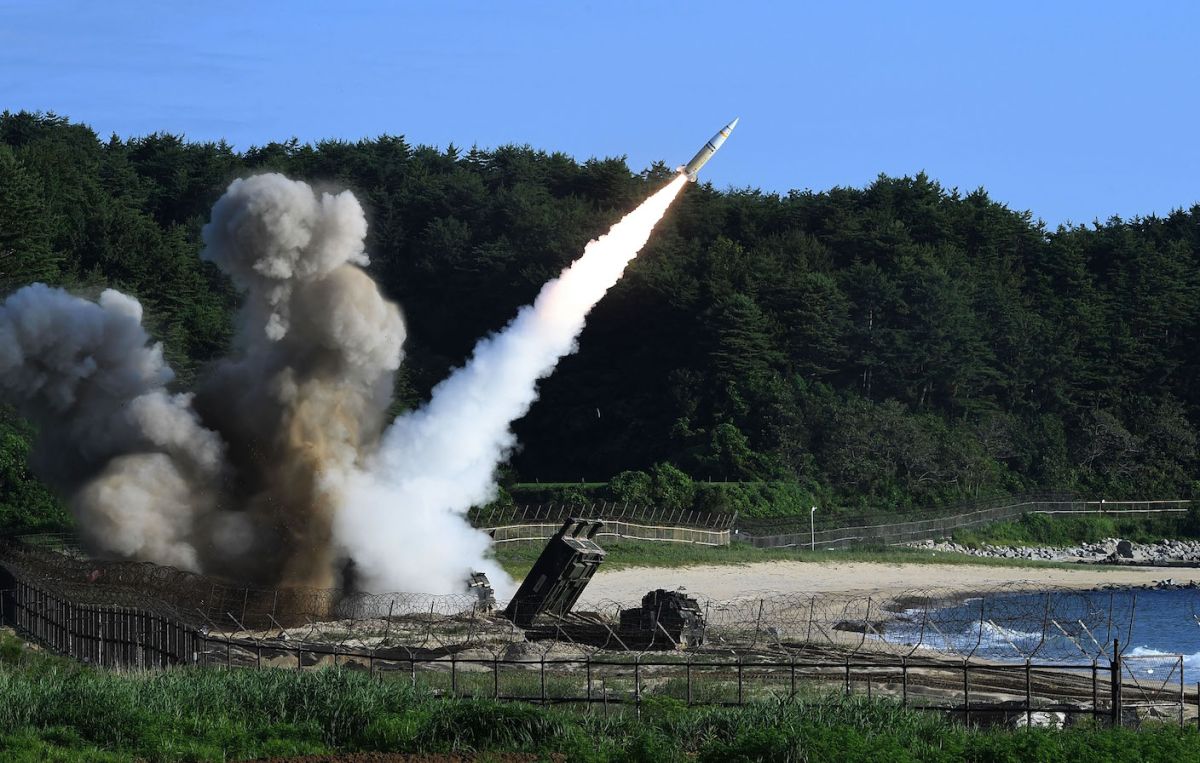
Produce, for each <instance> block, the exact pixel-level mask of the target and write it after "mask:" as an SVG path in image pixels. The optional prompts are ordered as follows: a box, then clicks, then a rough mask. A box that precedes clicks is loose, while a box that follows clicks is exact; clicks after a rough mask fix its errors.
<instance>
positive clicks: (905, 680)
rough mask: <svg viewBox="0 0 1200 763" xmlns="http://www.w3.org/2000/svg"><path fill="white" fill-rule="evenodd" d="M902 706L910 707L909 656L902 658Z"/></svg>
mask: <svg viewBox="0 0 1200 763" xmlns="http://www.w3.org/2000/svg"><path fill="white" fill-rule="evenodd" d="M900 706H901V707H905V708H907V707H908V658H907V657H903V658H901V660H900Z"/></svg>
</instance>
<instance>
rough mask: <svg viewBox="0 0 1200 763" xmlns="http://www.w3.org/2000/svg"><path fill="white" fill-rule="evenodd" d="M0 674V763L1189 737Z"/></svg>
mask: <svg viewBox="0 0 1200 763" xmlns="http://www.w3.org/2000/svg"><path fill="white" fill-rule="evenodd" d="M16 663H17V664H15V665H14V664H7V663H6V664H3V665H0V759H3V760H5V761H10V760H11V761H26V760H28V761H33V760H64V761H130V760H153V761H225V760H240V759H246V758H254V757H263V756H289V755H301V754H322V753H329V752H340V751H371V750H390V751H399V752H409V753H463V754H472V753H479V752H495V753H498V752H516V753H529V754H533V755H536V756H538V757H548V756H550V755H551V754H560V755H562V756H564V757H565V758H566V759H567V760H572V761H597V762H599V761H625V760H654V761H668V762H669V761H685V760H686V761H693V760H695V761H752V760H782V761H786V760H795V761H800V760H811V761H816V760H839V761H849V762H851V763H853V762H854V761H879V760H888V761H934V762H939V761H958V760H974V761H1019V760H1039V761H1051V760H1081V759H1087V760H1094V761H1101V760H1105V761H1160V760H1161V761H1182V760H1197V759H1200V734H1198V733H1197V732H1196V731H1195V730H1193V729H1188V730H1180V729H1178V728H1170V727H1161V728H1157V729H1152V730H1149V731H1146V730H1143V731H1142V732H1140V733H1134V732H1130V731H1124V730H1103V729H1085V728H1080V729H1072V730H1068V731H1064V732H1052V731H1040V730H1035V731H1021V732H1005V731H989V732H979V731H971V730H967V729H964V728H962V727H960V726H957V725H955V724H953V723H951V722H950V721H948V720H946V719H944V718H943V717H941V716H937V715H932V714H927V713H921V712H916V711H911V710H905V709H903V708H901V707H900V706H899V705H898V704H896V703H895V702H893V701H888V700H878V699H877V700H874V701H870V700H867V699H865V698H863V697H845V696H842V695H826V696H802V697H801V698H799V699H798V700H796V701H790V702H780V701H764V702H760V703H757V704H752V705H749V706H746V707H743V708H688V707H686V706H685V705H684V704H683V703H681V702H679V701H677V700H673V699H670V698H667V697H658V698H654V697H651V698H648V699H647V700H646V702H645V703H644V704H643V706H642V712H641V714H640V717H638V715H637V714H635V713H633V712H632V711H631V710H630V709H629V708H625V710H624V711H623V712H617V713H613V714H611V715H605V714H602V713H601V712H600V709H599V708H596V707H593V708H592V709H591V710H590V711H588V710H585V709H574V710H571V709H554V708H541V707H536V706H533V705H527V704H521V703H509V704H504V703H498V702H493V701H489V700H456V699H441V698H438V697H436V696H434V694H432V693H431V692H430V691H428V690H426V689H423V688H414V687H412V686H410V685H409V683H408V682H407V681H404V680H385V679H380V678H379V677H374V678H372V677H370V676H367V675H364V674H362V673H357V672H350V671H338V670H321V671H305V672H297V671H286V670H264V671H261V672H256V671H249V670H246V671H233V672H226V671H221V670H200V669H181V670H173V671H168V672H163V673H136V674H120V673H112V672H105V671H100V670H94V669H90V668H85V667H82V666H76V665H71V664H67V663H64V662H62V661H58V660H51V659H43V658H40V657H37V656H34V655H29V654H28V653H23V654H22V655H21V656H20V658H19V659H18V660H17V661H16Z"/></svg>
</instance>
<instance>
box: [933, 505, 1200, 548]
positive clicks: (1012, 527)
mask: <svg viewBox="0 0 1200 763" xmlns="http://www.w3.org/2000/svg"><path fill="white" fill-rule="evenodd" d="M1104 538H1124V539H1125V540H1131V541H1134V542H1136V543H1153V542H1154V541H1157V540H1160V539H1162V538H1173V539H1196V538H1200V511H1197V510H1196V509H1192V510H1191V511H1188V512H1186V513H1178V514H1128V515H1124V516H1121V515H1112V514H1108V515H1102V514H1081V515H1069V514H1067V515H1064V514H1053V515H1050V514H1025V515H1023V516H1022V517H1021V518H1020V519H1018V520H1015V521H1012V522H997V523H995V524H991V525H987V526H986V527H982V528H979V529H978V530H966V531H960V532H956V533H954V540H955V541H957V542H958V543H962V544H963V545H966V546H972V547H979V546H982V545H983V544H991V545H994V546H1074V545H1078V544H1080V543H1095V542H1096V541H1099V540H1102V539H1104Z"/></svg>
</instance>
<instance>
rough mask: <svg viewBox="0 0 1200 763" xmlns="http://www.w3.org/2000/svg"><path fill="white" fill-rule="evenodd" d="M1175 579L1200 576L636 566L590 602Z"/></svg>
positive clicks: (591, 591)
mask: <svg viewBox="0 0 1200 763" xmlns="http://www.w3.org/2000/svg"><path fill="white" fill-rule="evenodd" d="M1167 578H1170V579H1172V580H1173V581H1174V582H1176V583H1187V582H1189V581H1192V580H1200V569H1196V568H1179V567H1125V568H1117V567H1099V566H1084V565H1080V567H1079V569H1057V568H1052V569H1034V568H1030V567H992V566H986V565H972V564H881V563H878V562H835V563H829V562H790V561H774V562H757V563H752V564H740V565H733V564H730V565H701V566H695V567H629V568H626V569H621V570H604V569H603V568H602V569H601V570H600V571H599V572H597V573H596V576H595V578H593V579H592V581H591V583H590V584H589V585H588V587H587V590H586V592H585V594H584V599H585V600H586V601H604V600H609V601H618V602H622V603H629V604H634V603H637V602H638V601H640V600H641V597H642V595H643V594H645V593H646V591H648V590H651V589H654V588H665V589H668V590H671V589H675V588H678V587H681V586H682V587H683V588H685V589H686V590H687V591H688V592H689V593H690V594H691V595H693V596H697V595H699V596H703V597H707V598H712V599H735V598H740V597H744V596H750V595H753V594H758V593H764V592H772V593H785V594H792V593H814V594H816V593H819V594H864V595H865V594H875V593H877V594H880V595H885V596H897V595H900V594H903V593H905V592H909V591H913V590H914V589H930V588H939V589H944V590H961V591H985V590H987V589H990V588H994V587H997V586H1002V585H1005V586H1016V587H1027V588H1038V589H1045V588H1057V589H1089V588H1097V587H1100V586H1103V585H1108V584H1115V585H1130V586H1137V585H1148V584H1152V583H1154V582H1156V581H1159V580H1165V579H1167Z"/></svg>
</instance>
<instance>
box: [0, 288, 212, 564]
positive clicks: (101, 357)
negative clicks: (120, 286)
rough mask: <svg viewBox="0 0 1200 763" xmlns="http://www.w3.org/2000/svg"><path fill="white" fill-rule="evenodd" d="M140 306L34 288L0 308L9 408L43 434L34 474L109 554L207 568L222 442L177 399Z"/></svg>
mask: <svg viewBox="0 0 1200 763" xmlns="http://www.w3.org/2000/svg"><path fill="white" fill-rule="evenodd" d="M141 320H142V307H141V305H140V304H139V303H138V302H137V300H135V299H133V298H131V297H127V296H125V295H124V294H121V293H120V292H117V291H113V290H108V291H105V292H104V293H103V294H101V295H100V299H99V301H97V302H91V301H88V300H85V299H82V298H79V297H76V296H72V295H71V294H68V293H67V292H66V291H64V290H62V289H56V288H51V287H48V286H45V285H44V284H33V285H31V286H26V287H25V288H23V289H20V290H19V291H17V292H15V293H14V294H12V295H11V296H9V297H8V298H7V299H6V300H5V301H4V303H3V305H2V306H0V398H2V399H3V400H4V401H6V402H8V403H10V404H11V405H14V406H15V407H16V408H17V409H18V410H19V411H20V413H21V414H22V415H23V416H25V417H27V418H29V419H30V420H32V421H34V422H35V423H36V424H37V425H38V427H39V430H40V431H39V438H38V441H37V443H36V446H35V449H34V453H33V455H32V459H31V460H32V467H33V469H34V471H35V472H36V473H37V474H38V475H39V476H41V477H42V479H44V480H45V481H46V482H48V483H49V484H51V485H54V486H56V487H58V488H59V490H60V492H62V493H63V495H64V496H65V497H66V498H67V499H68V501H69V503H70V506H71V509H72V511H73V512H74V514H75V516H76V518H77V519H78V521H79V526H80V528H81V530H82V532H83V535H84V538H85V540H86V541H87V542H89V543H90V544H91V545H92V546H93V547H94V548H96V549H98V550H99V551H101V552H104V553H107V554H111V555H114V556H117V557H122V558H134V559H153V560H155V561H159V562H162V563H164V564H171V565H174V566H177V567H181V568H183V569H189V570H195V569H199V568H200V554H199V549H198V548H197V546H196V543H195V535H196V532H197V530H198V528H199V527H200V526H201V525H202V524H203V523H204V521H205V520H206V519H207V518H208V517H209V515H211V514H212V512H213V511H214V509H215V507H216V502H217V498H218V491H219V489H220V486H221V484H222V481H223V477H224V474H225V463H224V453H223V445H222V443H221V440H220V438H219V437H218V436H217V435H216V434H215V433H214V432H212V431H210V430H208V429H206V428H205V427H204V426H202V425H201V423H200V422H199V420H198V419H197V417H196V414H195V412H194V411H193V410H192V408H191V396H190V395H182V394H180V395H172V394H170V393H169V392H167V389H166V385H167V384H168V383H169V382H170V381H171V379H172V378H173V377H174V374H173V372H172V371H171V369H170V367H169V366H168V365H167V364H166V362H165V361H164V360H163V355H162V346H161V345H160V344H158V343H155V342H152V341H151V340H150V337H149V336H148V335H147V333H146V331H145V330H144V329H143V328H142V324H141Z"/></svg>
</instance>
